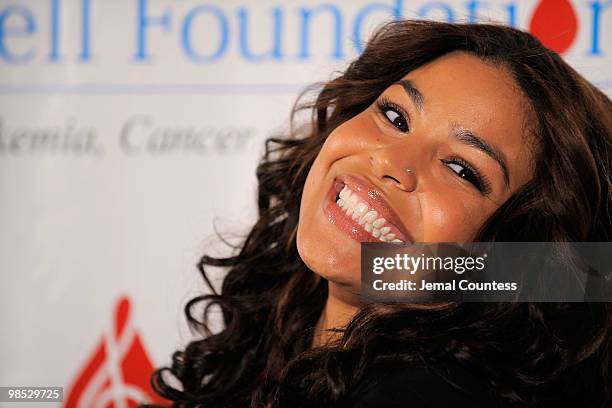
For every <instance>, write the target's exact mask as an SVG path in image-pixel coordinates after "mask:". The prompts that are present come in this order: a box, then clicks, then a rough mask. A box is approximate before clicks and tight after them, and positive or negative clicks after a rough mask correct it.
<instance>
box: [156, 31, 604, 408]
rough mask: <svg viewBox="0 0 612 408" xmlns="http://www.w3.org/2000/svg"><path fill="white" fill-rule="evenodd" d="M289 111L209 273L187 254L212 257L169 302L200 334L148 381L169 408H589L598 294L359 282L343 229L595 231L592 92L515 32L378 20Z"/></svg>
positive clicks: (368, 237) (349, 237)
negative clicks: (448, 294) (539, 299)
mask: <svg viewBox="0 0 612 408" xmlns="http://www.w3.org/2000/svg"><path fill="white" fill-rule="evenodd" d="M299 109H309V110H311V111H312V112H313V122H312V124H311V126H310V127H309V130H308V131H307V132H306V134H302V135H298V134H292V135H291V137H289V138H287V139H279V138H271V139H269V140H268V142H267V145H266V155H265V157H264V159H263V161H262V163H261V164H260V165H259V167H258V170H257V176H258V180H259V196H258V205H259V214H260V219H259V220H258V222H257V223H256V224H255V226H254V227H253V228H252V230H251V231H250V233H249V235H248V236H247V237H246V239H245V241H244V242H243V243H242V245H241V246H240V247H239V248H237V249H238V250H239V251H238V252H237V253H236V255H235V256H231V257H229V258H213V257H209V256H204V257H203V258H202V260H201V263H200V269H201V271H202V273H203V277H204V279H205V280H206V282H207V283H209V285H210V282H209V280H208V277H207V275H206V272H205V271H204V267H205V266H206V265H212V266H222V267H228V268H229V272H228V274H227V276H226V277H225V279H224V282H223V287H222V291H221V293H213V294H210V295H203V296H199V297H197V298H195V299H193V300H192V301H191V302H189V304H188V305H187V307H186V313H187V317H188V320H189V323H190V324H191V326H192V327H193V328H194V329H195V330H197V331H199V332H201V333H202V334H204V335H205V337H204V338H203V339H198V340H194V341H193V342H191V343H190V344H189V345H188V346H187V348H186V349H185V350H181V351H177V352H176V353H175V354H174V357H173V363H172V366H171V367H169V368H163V369H160V370H158V371H157V372H156V373H155V375H154V377H153V379H152V380H153V384H154V387H155V389H156V390H157V392H158V393H160V394H161V395H162V396H164V397H165V398H168V399H170V400H172V401H175V406H177V407H190V406H203V407H246V406H252V407H300V406H317V407H321V406H334V407H338V406H347V407H348V406H351V407H371V406H385V407H394V406H398V407H399V406H411V407H437V406H441V407H442V406H450V405H451V404H464V405H465V404H468V405H469V406H487V407H490V406H537V407H549V406H550V407H553V406H554V407H559V406H588V407H603V406H608V405H609V403H610V378H611V377H610V374H611V365H610V355H612V334H611V333H612V309H611V306H610V304H608V303H518V302H517V303H469V302H460V301H446V302H439V303H429V304H416V303H364V302H362V301H361V299H360V297H359V289H360V288H359V286H360V243H361V242H380V241H383V242H390V243H396V244H409V243H412V242H469V241H532V242H533V241H543V242H549V241H610V240H611V238H612V221H611V220H612V214H611V213H610V210H611V209H612V189H611V179H610V174H612V169H611V168H610V166H611V162H610V157H611V156H612V149H611V146H612V133H611V132H612V131H611V129H612V103H611V102H610V100H609V99H608V98H607V97H606V96H605V95H604V94H603V93H602V92H600V91H599V90H597V89H596V88H595V87H593V86H592V85H591V84H589V83H588V82H587V81H586V80H585V79H583V78H582V77H581V76H580V75H579V74H578V73H576V71H574V70H573V69H572V68H571V67H570V66H568V65H567V64H566V63H565V62H564V61H563V60H562V59H561V58H560V57H559V56H558V55H557V54H556V53H554V52H552V51H550V50H548V49H546V48H545V47H543V46H542V45H541V44H540V43H539V42H538V41H537V40H536V39H535V38H534V37H533V36H531V35H530V34H528V33H524V32H521V31H519V30H515V29H512V28H508V27H503V26H496V25H485V24H483V25H474V24H447V23H436V22H416V21H397V22H393V23H389V24H387V25H385V26H384V27H382V28H381V29H380V30H379V31H378V32H377V33H376V34H375V35H374V37H373V38H372V39H371V40H370V42H369V43H368V46H367V48H366V49H365V51H364V52H363V54H362V55H361V56H360V57H359V58H358V59H357V60H355V61H354V62H352V63H351V64H350V65H349V67H348V68H347V70H346V71H345V72H344V73H343V74H342V75H341V76H339V77H338V78H336V79H334V80H332V81H330V82H327V83H325V84H324V86H323V88H322V89H321V90H320V92H319V93H318V94H317V98H316V100H315V101H314V102H313V103H310V104H308V103H306V104H303V105H301V107H300V108H298V109H296V110H299ZM210 286H211V289H212V285H210ZM213 290H214V289H213ZM201 304H203V305H205V308H204V310H203V311H202V310H200V311H197V312H196V307H197V306H198V305H201ZM215 306H218V307H220V308H221V310H222V312H223V319H224V323H225V327H224V329H223V330H221V331H220V332H218V333H212V332H211V331H210V330H209V328H208V323H207V315H208V312H209V311H210V310H211V308H213V307H215ZM165 373H169V374H171V375H172V377H174V378H166V377H165V376H164V374H165ZM177 380H178V381H179V384H177V383H176V381H177ZM172 384H175V385H172ZM460 406H463V405H460ZM466 406H467V405H466Z"/></svg>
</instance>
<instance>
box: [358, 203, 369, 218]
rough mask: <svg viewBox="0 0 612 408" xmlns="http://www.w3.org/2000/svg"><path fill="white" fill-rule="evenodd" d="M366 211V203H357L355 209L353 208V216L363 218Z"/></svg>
mask: <svg viewBox="0 0 612 408" xmlns="http://www.w3.org/2000/svg"><path fill="white" fill-rule="evenodd" d="M366 211H368V205H367V204H366V203H359V204H357V207H355V214H357V216H359V217H363V215H364V214H365V213H366Z"/></svg>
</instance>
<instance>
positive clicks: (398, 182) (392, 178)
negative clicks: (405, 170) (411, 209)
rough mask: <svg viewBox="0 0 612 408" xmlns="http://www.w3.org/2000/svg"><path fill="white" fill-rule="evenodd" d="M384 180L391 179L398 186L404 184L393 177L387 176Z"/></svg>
mask: <svg viewBox="0 0 612 408" xmlns="http://www.w3.org/2000/svg"><path fill="white" fill-rule="evenodd" d="M384 178H390V179H391V180H394V181H395V182H396V183H397V184H402V183H401V182H400V181H399V180H398V179H396V178H395V177H393V176H385V177H384Z"/></svg>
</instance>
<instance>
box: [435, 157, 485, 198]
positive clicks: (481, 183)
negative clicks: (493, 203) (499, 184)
mask: <svg viewBox="0 0 612 408" xmlns="http://www.w3.org/2000/svg"><path fill="white" fill-rule="evenodd" d="M444 164H445V165H446V166H448V167H449V168H450V169H451V170H452V171H454V172H455V173H456V174H457V176H459V177H461V178H462V179H465V180H467V181H468V182H470V183H472V184H473V185H474V187H476V189H478V191H480V192H481V193H483V194H485V195H487V194H489V193H490V187H489V185H488V183H487V182H486V181H485V180H483V179H482V177H481V176H480V175H479V174H478V173H477V172H476V171H475V170H473V169H472V168H471V167H470V166H469V165H468V164H467V163H464V162H463V161H461V160H459V159H451V160H446V161H444Z"/></svg>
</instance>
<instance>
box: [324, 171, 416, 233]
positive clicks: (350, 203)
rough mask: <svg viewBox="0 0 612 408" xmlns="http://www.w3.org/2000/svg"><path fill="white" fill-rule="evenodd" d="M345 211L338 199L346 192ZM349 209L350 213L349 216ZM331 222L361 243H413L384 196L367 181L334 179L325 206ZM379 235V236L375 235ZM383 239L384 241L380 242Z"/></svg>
mask: <svg viewBox="0 0 612 408" xmlns="http://www.w3.org/2000/svg"><path fill="white" fill-rule="evenodd" d="M345 186H346V187H348V189H345V191H344V192H343V194H342V195H343V196H344V199H343V200H341V201H340V202H341V203H343V202H344V204H343V206H344V208H341V207H340V206H339V205H338V204H337V203H336V197H337V196H338V194H340V192H341V191H342V190H343V189H344V187H345ZM347 210H348V214H347ZM323 212H324V213H325V215H326V216H327V218H328V220H329V221H330V222H331V223H332V224H335V225H336V226H338V228H340V229H341V230H343V231H344V232H345V233H347V234H348V235H349V236H350V237H351V238H353V239H354V240H356V241H359V242H395V243H411V242H413V240H412V238H411V236H410V234H409V233H408V231H407V230H406V227H405V226H404V225H403V224H402V222H401V221H400V219H399V217H398V216H397V214H396V213H395V212H394V211H393V210H392V209H391V206H390V205H389V203H388V202H387V201H386V200H385V199H384V196H383V194H382V193H381V192H380V191H379V190H378V189H376V187H374V186H373V185H372V184H370V183H368V182H366V181H365V180H364V179H362V178H360V177H357V176H353V175H343V176H339V177H337V178H336V179H335V180H334V183H333V185H332V187H331V188H330V189H329V191H328V193H327V195H326V198H325V200H324V203H323ZM375 235H376V236H375ZM381 238H382V239H381Z"/></svg>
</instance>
